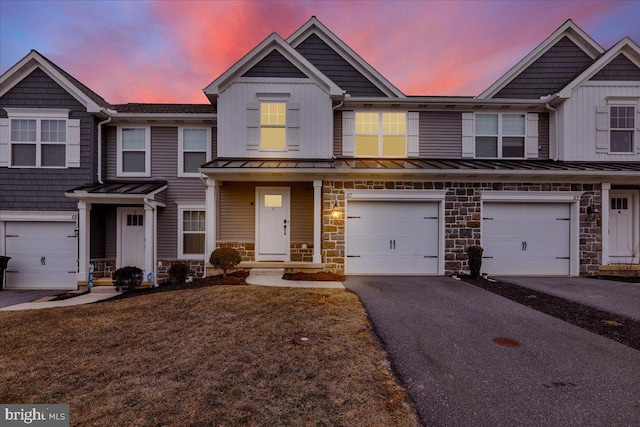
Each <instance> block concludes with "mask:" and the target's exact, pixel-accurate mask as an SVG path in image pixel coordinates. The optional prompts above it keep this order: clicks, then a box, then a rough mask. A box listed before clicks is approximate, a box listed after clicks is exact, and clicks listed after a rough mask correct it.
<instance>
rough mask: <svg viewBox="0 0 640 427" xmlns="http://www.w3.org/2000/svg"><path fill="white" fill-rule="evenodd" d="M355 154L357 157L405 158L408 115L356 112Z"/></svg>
mask: <svg viewBox="0 0 640 427" xmlns="http://www.w3.org/2000/svg"><path fill="white" fill-rule="evenodd" d="M355 131H356V132H355V133H356V135H355V145H356V146H355V154H356V156H357V157H394V158H398V157H405V156H406V155H407V114H406V113H404V112H402V113H390V112H356V115H355Z"/></svg>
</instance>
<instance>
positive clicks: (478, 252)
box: [467, 246, 482, 278]
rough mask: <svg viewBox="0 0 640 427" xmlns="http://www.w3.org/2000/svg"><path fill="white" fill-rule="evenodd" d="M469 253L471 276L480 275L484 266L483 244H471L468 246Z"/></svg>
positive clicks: (476, 276)
mask: <svg viewBox="0 0 640 427" xmlns="http://www.w3.org/2000/svg"><path fill="white" fill-rule="evenodd" d="M467 255H468V256H469V269H470V270H471V277H473V278H478V277H480V269H481V268H482V246H469V247H468V248H467Z"/></svg>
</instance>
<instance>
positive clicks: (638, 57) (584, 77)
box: [559, 37, 640, 98]
mask: <svg viewBox="0 0 640 427" xmlns="http://www.w3.org/2000/svg"><path fill="white" fill-rule="evenodd" d="M619 54H623V55H624V56H626V57H627V58H628V59H629V60H630V61H631V62H633V63H634V64H635V65H636V66H638V67H640V46H638V44H636V43H635V42H634V41H633V40H631V39H630V38H629V37H625V38H623V39H622V40H620V41H619V42H618V43H616V44H615V45H614V46H613V47H612V48H611V49H609V50H608V51H607V52H605V53H604V55H602V56H601V57H600V58H598V60H597V61H595V62H594V63H593V64H591V65H590V66H589V67H588V68H587V69H586V70H584V71H583V72H582V73H580V75H578V76H577V77H576V78H575V79H573V80H572V81H571V82H570V83H569V84H568V85H566V86H565V87H564V88H562V90H561V91H560V92H559V95H560V97H561V98H570V97H571V92H572V91H573V89H575V88H576V87H577V86H579V85H580V84H582V83H585V82H586V81H588V80H589V79H590V78H591V77H593V76H594V75H596V73H598V72H599V71H600V70H602V69H603V68H604V67H606V66H607V64H609V62H611V61H612V60H614V59H615V58H616V57H617V56H618V55H619ZM629 83H633V82H629Z"/></svg>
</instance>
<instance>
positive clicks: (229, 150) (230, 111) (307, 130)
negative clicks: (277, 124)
mask: <svg viewBox="0 0 640 427" xmlns="http://www.w3.org/2000/svg"><path fill="white" fill-rule="evenodd" d="M260 93H264V94H270V97H271V98H273V97H275V96H278V95H285V96H286V99H287V103H288V105H289V106H292V105H296V106H299V110H298V114H299V117H298V124H299V127H298V128H297V129H296V130H297V131H296V134H297V136H298V141H295V142H296V143H297V144H296V147H295V150H294V149H292V148H291V147H290V149H288V150H287V151H261V150H260V149H259V141H258V145H256V146H255V149H250V148H251V147H250V146H249V139H250V136H249V124H250V123H249V107H250V105H253V106H256V105H257V106H258V107H257V108H259V104H258V103H259V99H258V95H257V94H260ZM289 113H290V111H289V108H288V111H287V114H289ZM258 114H259V111H258ZM258 126H259V123H258ZM258 131H259V129H258ZM218 132H219V134H218V144H217V151H218V157H230V158H234V157H235V158H238V157H240V158H246V157H251V158H308V159H309V158H312V159H329V158H331V156H332V151H333V150H332V137H333V110H332V109H331V99H330V98H329V94H328V93H327V92H325V91H324V90H322V89H321V88H320V87H319V86H318V85H317V84H315V83H311V82H310V83H306V82H302V81H300V82H298V83H285V82H282V83H280V82H275V81H271V82H264V83H256V82H242V81H240V82H234V83H233V84H232V85H231V86H230V87H228V88H227V89H226V90H224V91H223V92H222V94H220V99H219V100H218ZM287 138H289V130H288V132H287ZM291 142H292V141H290V140H288V141H287V145H289V144H290V143H291Z"/></svg>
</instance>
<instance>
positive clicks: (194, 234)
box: [178, 205, 206, 259]
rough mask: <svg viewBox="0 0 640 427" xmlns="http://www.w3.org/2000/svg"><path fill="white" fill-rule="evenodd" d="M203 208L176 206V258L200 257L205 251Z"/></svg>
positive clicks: (197, 206)
mask: <svg viewBox="0 0 640 427" xmlns="http://www.w3.org/2000/svg"><path fill="white" fill-rule="evenodd" d="M205 215H206V213H205V208H204V206H199V205H179V206H178V258H181V259H184V258H190V257H194V256H196V257H201V256H202V255H203V254H204V251H205V247H204V245H205Z"/></svg>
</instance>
